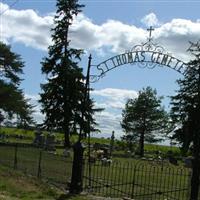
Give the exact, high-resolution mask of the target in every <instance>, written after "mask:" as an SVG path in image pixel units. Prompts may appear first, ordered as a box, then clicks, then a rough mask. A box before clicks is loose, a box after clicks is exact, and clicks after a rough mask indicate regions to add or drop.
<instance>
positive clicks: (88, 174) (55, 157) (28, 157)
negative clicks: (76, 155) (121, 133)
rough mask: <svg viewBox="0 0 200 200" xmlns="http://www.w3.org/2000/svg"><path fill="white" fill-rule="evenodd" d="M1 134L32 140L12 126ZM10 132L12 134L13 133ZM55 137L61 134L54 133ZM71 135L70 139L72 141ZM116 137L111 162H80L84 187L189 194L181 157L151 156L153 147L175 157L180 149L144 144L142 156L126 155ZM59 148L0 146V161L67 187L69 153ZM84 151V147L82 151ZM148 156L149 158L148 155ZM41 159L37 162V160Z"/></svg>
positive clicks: (98, 191)
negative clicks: (171, 159) (51, 150)
mask: <svg viewBox="0 0 200 200" xmlns="http://www.w3.org/2000/svg"><path fill="white" fill-rule="evenodd" d="M2 130H3V132H4V134H7V135H9V136H10V137H8V141H7V142H8V143H10V142H15V143H16V142H17V143H18V139H16V138H15V137H16V134H19V135H23V136H24V137H26V140H24V141H23V142H19V143H24V142H25V143H29V144H30V143H32V141H33V139H34V133H33V131H24V130H19V129H13V128H3V129H2ZM2 130H1V131H2ZM13 135H14V136H15V137H13ZM56 139H57V140H62V139H63V135H62V134H58V135H57V138H56ZM76 139H77V138H76V136H73V140H72V141H74V142H75V141H76ZM109 142H110V141H109V139H104V138H100V139H99V138H92V139H91V143H92V144H94V143H103V144H105V143H106V144H109ZM119 143H120V142H119V141H117V140H116V141H115V147H116V148H115V150H114V152H113V158H112V164H111V165H103V164H102V162H101V161H96V162H95V163H92V164H90V165H89V163H88V161H87V159H86V160H85V165H84V179H83V185H84V190H85V191H88V192H89V193H92V194H94V195H99V196H110V197H133V198H134V199H136V200H142V199H145V200H148V199H149V200H150V199H152V198H153V199H155V200H163V199H167V200H168V199H181V200H187V197H188V194H189V181H190V176H191V172H190V169H187V168H184V167H183V164H182V163H181V161H179V165H178V166H174V165H172V164H170V163H169V162H168V161H166V160H163V162H162V161H161V160H156V159H154V160H152V158H156V155H155V151H160V152H161V154H162V155H165V154H166V153H167V152H168V151H169V150H171V151H173V153H174V155H177V157H178V156H179V155H180V150H179V149H178V148H177V147H167V146H161V145H149V144H146V145H145V157H146V159H145V160H141V159H138V158H136V157H132V156H131V155H128V152H127V151H126V150H122V149H121V146H120V144H119ZM62 153H63V149H62V148H60V149H57V151H56V154H53V153H49V152H47V151H44V150H41V149H39V148H34V147H25V146H20V145H18V147H16V146H15V145H10V146H8V145H1V146H0V162H1V163H2V164H4V165H6V166H9V167H11V168H15V169H18V170H21V171H23V172H24V173H25V174H31V175H32V176H35V177H39V178H41V179H42V180H46V181H48V182H51V183H54V184H56V185H57V186H58V187H60V188H68V187H69V183H70V180H71V173H72V172H71V170H72V157H73V152H72V151H71V157H68V158H65V157H63V156H62ZM85 153H86V155H87V150H86V151H85ZM148 158H149V159H148ZM40 161H41V162H40Z"/></svg>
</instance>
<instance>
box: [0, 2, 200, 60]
mask: <svg viewBox="0 0 200 200" xmlns="http://www.w3.org/2000/svg"><path fill="white" fill-rule="evenodd" d="M0 8H1V10H4V9H7V8H8V6H7V5H6V4H3V3H0ZM142 21H143V22H144V23H146V24H147V25H159V27H158V28H156V29H155V31H154V32H153V38H154V41H155V42H156V43H159V44H161V45H162V46H164V47H165V49H166V50H167V51H168V52H169V53H172V54H173V55H175V56H176V57H177V58H180V59H183V60H185V61H187V60H188V53H187V52H186V50H187V49H188V47H189V41H193V42H196V41H197V40H199V35H200V22H199V20H196V21H191V20H186V19H172V20H171V21H169V22H167V23H162V24H159V20H158V19H157V17H156V14H155V13H150V14H149V15H146V16H145V17H144V18H143V19H142ZM0 23H1V24H0V26H1V40H3V41H7V42H20V43H23V44H24V45H26V46H30V47H33V48H38V49H42V50H47V47H48V45H49V44H50V43H51V37H50V29H51V28H52V26H53V16H52V13H50V14H48V15H45V16H40V15H39V14H38V13H37V12H36V11H34V10H31V9H27V10H16V9H8V10H7V11H6V12H5V13H4V14H3V15H2V16H1V21H0ZM147 36H148V33H147V31H146V30H145V29H142V28H139V27H136V26H134V25H130V24H125V23H122V22H120V21H116V20H108V21H106V22H104V23H102V24H95V23H94V22H93V21H92V20H91V19H89V18H88V17H86V16H85V15H84V14H79V15H78V16H77V18H75V20H74V23H73V26H72V27H71V28H70V39H71V41H72V42H71V45H72V46H73V47H77V48H82V49H85V50H86V51H92V50H94V51H96V52H97V53H99V52H100V53H101V55H104V50H105V49H106V52H107V51H108V53H122V52H124V51H126V50H130V49H132V47H133V46H134V45H137V44H141V43H142V42H145V41H146V39H147ZM174 44H176V45H174Z"/></svg>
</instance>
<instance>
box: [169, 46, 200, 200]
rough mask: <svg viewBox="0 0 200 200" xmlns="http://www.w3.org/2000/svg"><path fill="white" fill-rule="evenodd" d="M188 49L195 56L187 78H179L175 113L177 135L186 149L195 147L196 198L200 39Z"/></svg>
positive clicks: (195, 191)
mask: <svg viewBox="0 0 200 200" xmlns="http://www.w3.org/2000/svg"><path fill="white" fill-rule="evenodd" d="M188 51H189V52H190V53H191V54H192V56H193V57H194V59H193V60H191V61H190V62H189V63H188V69H187V73H186V75H185V76H184V77H183V79H179V80H178V84H179V90H178V91H177V94H176V95H175V96H173V97H172V109H171V116H172V119H173V122H174V123H175V125H176V126H177V129H176V130H175V134H174V136H173V138H174V139H176V140H178V141H179V142H180V143H181V144H182V149H183V150H184V152H187V151H188V150H191V152H192V154H193V157H194V161H193V175H192V182H191V184H192V185H191V186H192V187H191V189H192V191H191V197H190V199H191V200H196V199H197V197H198V188H199V178H200V170H199V169H200V160H199V158H200V42H197V43H191V46H190V48H189V49H188Z"/></svg>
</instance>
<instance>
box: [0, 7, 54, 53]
mask: <svg viewBox="0 0 200 200" xmlns="http://www.w3.org/2000/svg"><path fill="white" fill-rule="evenodd" d="M4 10H7V11H6V12H4V13H3V15H2V16H1V21H0V23H1V24H0V26H1V33H0V34H1V40H3V41H4V42H10V41H13V42H20V43H23V44H24V45H26V46H30V47H33V48H38V49H42V50H46V48H47V46H48V45H49V44H50V43H51V38H50V28H52V25H53V17H52V16H51V15H48V16H44V17H40V16H39V15H38V14H37V13H36V12H35V11H34V10H32V9H27V10H15V9H9V7H8V5H6V4H3V3H0V12H3V11H4Z"/></svg>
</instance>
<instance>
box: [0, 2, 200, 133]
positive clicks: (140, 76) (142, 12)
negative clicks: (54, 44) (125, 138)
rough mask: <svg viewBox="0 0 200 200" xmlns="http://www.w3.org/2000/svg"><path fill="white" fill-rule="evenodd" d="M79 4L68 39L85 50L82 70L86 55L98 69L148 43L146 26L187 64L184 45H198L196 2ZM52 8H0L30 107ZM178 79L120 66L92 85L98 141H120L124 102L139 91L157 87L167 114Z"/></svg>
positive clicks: (161, 71) (1, 34)
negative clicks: (97, 109)
mask: <svg viewBox="0 0 200 200" xmlns="http://www.w3.org/2000/svg"><path fill="white" fill-rule="evenodd" d="M15 2H16V3H15ZM80 3H82V4H84V5H85V8H84V9H83V12H82V14H80V15H79V16H78V17H77V18H75V19H74V24H73V26H72V27H71V29H70V38H71V41H72V42H71V45H72V46H73V47H76V48H82V49H84V50H85V55H83V58H82V61H81V62H80V65H81V66H82V67H83V68H84V69H86V66H87V57H88V55H89V54H90V53H91V54H92V58H93V59H92V64H93V65H96V64H98V63H100V62H102V61H104V60H106V59H108V58H110V57H112V56H114V55H117V54H120V53H124V52H125V51H127V50H130V49H132V47H133V46H135V45H137V44H141V43H142V42H146V40H147V37H148V32H147V31H146V29H147V28H148V27H149V26H150V25H152V26H153V27H154V28H155V31H154V32H153V41H154V42H155V43H158V44H160V45H161V46H163V47H164V48H165V50H166V52H169V53H170V54H171V55H173V56H175V57H177V58H179V59H181V60H183V61H185V62H187V61H188V60H189V59H190V56H189V55H188V53H187V52H186V50H187V48H188V47H189V42H188V41H193V42H195V41H197V40H199V36H200V16H199V6H200V1H176V0H175V1H172V0H171V1H164V0H163V1H159V0H157V1H151V0H149V1H148V0H146V1H142V0H140V1H134V0H132V1H130V0H123V1H122V0H121V1H118V0H113V1H106V0H85V1H84V0H82V1H80ZM55 9H56V8H55V0H30V1H29V0H18V1H15V0H12V1H11V0H1V3H0V13H2V14H1V16H0V39H1V41H3V42H6V43H7V44H10V45H11V46H12V50H13V51H15V52H17V53H18V54H20V55H21V56H22V59H23V60H24V61H25V68H24V75H23V78H24V81H23V82H22V84H21V88H22V89H23V90H24V92H25V94H26V96H27V97H29V98H31V99H32V102H33V103H34V104H37V103H36V102H37V99H38V93H39V92H40V84H41V83H43V82H44V81H45V77H44V76H42V75H41V65H40V62H41V60H42V58H43V57H44V56H45V55H47V47H48V45H49V44H51V38H50V28H52V26H53V16H54V13H55ZM94 68H95V67H93V70H94ZM180 77H181V75H180V74H178V73H177V72H175V71H173V70H172V69H169V68H167V67H162V68H161V67H156V68H154V69H152V70H150V69H146V68H145V69H141V68H139V67H137V66H136V65H123V66H121V67H118V68H116V69H114V70H112V71H110V72H108V73H107V74H106V76H105V77H104V78H102V79H101V80H99V81H98V82H97V83H93V84H92V87H93V88H94V91H93V92H92V96H93V98H94V99H95V100H96V104H97V106H100V107H105V110H104V111H103V112H102V113H101V114H98V115H97V116H96V118H97V120H98V122H99V124H100V129H101V130H102V134H101V135H100V136H106V137H109V136H110V134H111V132H112V130H114V131H115V133H116V135H117V136H118V137H119V136H120V135H121V134H122V131H121V129H120V120H121V110H122V108H123V106H124V104H125V102H126V99H127V98H134V97H136V96H137V92H138V90H141V89H142V88H143V87H147V86H151V87H153V88H156V89H157V91H158V95H160V96H164V97H165V99H164V101H163V105H164V106H165V107H166V109H169V98H168V96H170V95H174V94H175V90H176V88H177V84H176V83H175V81H176V79H177V78H180ZM34 116H35V119H36V120H38V121H41V120H42V118H43V116H42V115H41V113H40V106H39V105H37V107H36V112H35V114H34Z"/></svg>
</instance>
